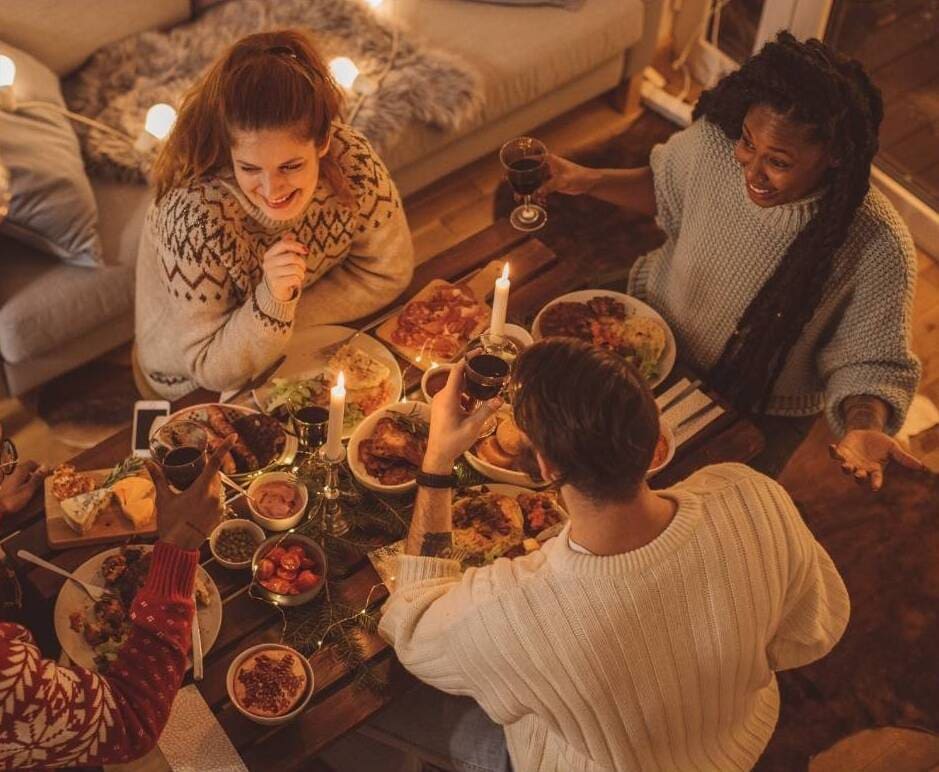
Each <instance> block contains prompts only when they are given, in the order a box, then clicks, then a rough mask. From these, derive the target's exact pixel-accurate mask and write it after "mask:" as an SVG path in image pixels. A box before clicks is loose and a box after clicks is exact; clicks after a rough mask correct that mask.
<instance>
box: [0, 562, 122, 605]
mask: <svg viewBox="0 0 939 772" xmlns="http://www.w3.org/2000/svg"><path fill="white" fill-rule="evenodd" d="M16 556H17V557H18V558H20V559H21V560H25V561H27V562H28V563H34V564H35V565H37V566H39V567H40V568H45V569H47V570H49V571H52V572H53V573H55V574H59V576H64V577H65V578H66V579H71V580H72V581H73V582H75V584H77V585H78V586H79V587H81V588H82V589H83V590H84V591H85V592H87V593H88V595H89V596H90V597H91V599H92V600H101V599H102V598H103V597H104V596H105V595H107V594H108V591H107V590H105V589H104V587H99V586H98V585H96V584H89V583H88V582H86V581H84V580H83V579H79V578H78V577H77V576H75V574H73V573H70V572H69V571H66V570H65V569H64V568H59V567H58V566H57V565H55V564H54V563H49V562H48V561H46V560H43V559H42V558H41V557H39V556H38V555H34V554H33V553H32V552H29V551H28V550H20V551H19V552H17V553H16Z"/></svg>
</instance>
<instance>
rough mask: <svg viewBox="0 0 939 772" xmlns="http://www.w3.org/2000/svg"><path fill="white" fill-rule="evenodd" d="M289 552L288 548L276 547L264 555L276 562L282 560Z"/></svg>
mask: <svg viewBox="0 0 939 772" xmlns="http://www.w3.org/2000/svg"><path fill="white" fill-rule="evenodd" d="M286 554H287V550H285V549H284V548H283V547H274V549H272V550H271V551H270V552H268V553H267V554H266V555H265V556H264V557H266V558H267V559H268V560H273V561H274V562H275V563H278V562H280V559H281V558H282V557H283V556H284V555H286Z"/></svg>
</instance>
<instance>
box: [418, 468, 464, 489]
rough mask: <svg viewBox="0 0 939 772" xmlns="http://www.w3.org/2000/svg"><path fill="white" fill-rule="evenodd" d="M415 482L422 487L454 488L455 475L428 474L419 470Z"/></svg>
mask: <svg viewBox="0 0 939 772" xmlns="http://www.w3.org/2000/svg"><path fill="white" fill-rule="evenodd" d="M417 484H418V485H420V486H423V487H424V488H456V475H455V474H453V472H451V473H450V474H430V473H428V472H423V471H419V472H418V473H417Z"/></svg>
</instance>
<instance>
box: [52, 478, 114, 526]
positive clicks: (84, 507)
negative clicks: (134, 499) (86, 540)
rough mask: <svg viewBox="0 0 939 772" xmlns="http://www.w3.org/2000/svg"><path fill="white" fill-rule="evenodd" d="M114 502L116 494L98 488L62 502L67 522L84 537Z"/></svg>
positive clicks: (106, 489)
mask: <svg viewBox="0 0 939 772" xmlns="http://www.w3.org/2000/svg"><path fill="white" fill-rule="evenodd" d="M113 500H114V494H113V493H112V492H111V491H110V489H108V488H98V489H97V490H93V491H90V492H88V493H80V494H79V495H78V496H72V498H70V499H65V500H64V501H62V502H60V506H61V507H62V514H63V515H64V516H65V522H66V523H68V524H69V527H70V528H71V529H72V530H73V531H75V532H76V533H78V534H80V535H82V536H84V535H85V534H86V533H88V532H89V531H90V530H91V529H92V528H94V525H95V521H97V519H98V517H99V515H100V514H101V513H102V512H104V510H106V509H107V508H108V507H109V506H110V505H111V502H112V501H113Z"/></svg>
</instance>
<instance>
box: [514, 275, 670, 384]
mask: <svg viewBox="0 0 939 772" xmlns="http://www.w3.org/2000/svg"><path fill="white" fill-rule="evenodd" d="M531 333H532V337H533V338H534V339H535V340H541V339H542V338H556V337H572V338H579V339H580V340H584V341H587V342H588V343H593V344H594V345H597V346H601V347H602V348H607V349H610V350H611V351H615V352H616V353H617V354H620V355H621V356H623V357H624V358H625V359H627V360H629V361H630V362H632V364H634V365H635V366H636V369H638V370H639V372H640V373H641V374H642V376H643V377H644V378H645V379H646V380H647V381H648V382H649V385H650V386H651V387H652V388H655V387H656V386H658V385H659V384H660V383H662V381H664V380H665V379H666V378H667V377H668V374H669V373H670V372H671V370H672V368H673V367H674V366H675V355H676V351H677V348H676V345H675V336H674V335H673V334H672V331H671V329H669V326H668V325H667V324H666V323H665V320H664V319H663V318H662V317H661V316H660V315H659V313H658V312H657V311H656V310H655V309H654V308H652V307H651V306H648V305H646V304H645V303H643V302H642V301H641V300H637V299H636V298H634V297H632V296H630V295H625V294H623V293H622V292H613V291H610V290H580V291H578V292H569V293H567V294H566V295H561V297H559V298H556V299H554V300H552V301H551V302H550V303H548V304H547V305H546V306H545V307H544V308H542V309H541V311H539V312H538V315H537V316H536V317H535V321H534V323H533V324H532V329H531Z"/></svg>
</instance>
